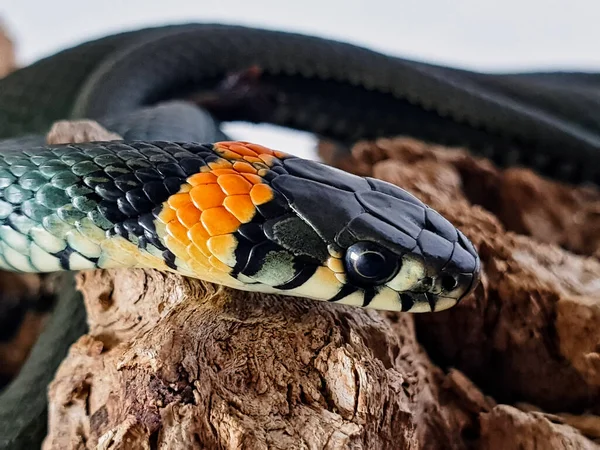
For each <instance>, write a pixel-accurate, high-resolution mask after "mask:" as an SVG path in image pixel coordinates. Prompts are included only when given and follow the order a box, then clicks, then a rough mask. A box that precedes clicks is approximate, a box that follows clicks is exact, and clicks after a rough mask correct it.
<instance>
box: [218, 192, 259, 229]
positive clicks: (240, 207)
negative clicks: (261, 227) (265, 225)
mask: <svg viewBox="0 0 600 450" xmlns="http://www.w3.org/2000/svg"><path fill="white" fill-rule="evenodd" d="M223 206H224V207H225V209H227V211H229V212H230V213H231V214H233V215H234V216H235V218H236V219H237V220H239V221H240V222H242V223H248V222H250V221H251V220H252V218H253V217H254V214H256V208H255V207H254V203H252V200H250V196H249V195H230V196H229V197H227V198H226V199H225V201H224V202H223Z"/></svg>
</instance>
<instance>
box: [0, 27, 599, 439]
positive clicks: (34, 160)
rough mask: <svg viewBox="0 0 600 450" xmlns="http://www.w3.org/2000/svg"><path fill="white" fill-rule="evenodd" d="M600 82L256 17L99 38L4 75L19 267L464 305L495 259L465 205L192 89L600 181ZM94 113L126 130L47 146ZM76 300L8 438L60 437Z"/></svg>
mask: <svg viewBox="0 0 600 450" xmlns="http://www.w3.org/2000/svg"><path fill="white" fill-rule="evenodd" d="M599 84H600V80H599V79H598V78H597V77H596V76H595V75H593V74H506V75H484V74H477V73H473V72H468V71H464V70H456V69H449V68H443V67H438V66H434V65H430V64H424V63H419V62H413V61H406V60H402V59H399V58H391V57H389V56H386V55H381V54H378V53H376V52H372V51H369V50H366V49H362V48H359V47H356V46H352V45H348V44H344V43H339V42H334V41H329V40H325V39H320V38H314V37H309V36H302V35H297V34H291V33H281V32H275V31H266V30H256V29H249V28H244V27H237V26H223V25H196V24H189V25H181V26H169V27H161V28H151V29H144V30H138V31H133V32H127V33H122V34H119V35H115V36H109V37H106V38H102V39H99V40H96V41H93V42H89V43H86V44H82V45H80V46H77V47H74V48H72V49H68V50H65V51H63V52H61V53H59V54H57V55H54V56H51V57H49V58H47V59H44V60H41V61H39V62H38V63H36V64H33V65H31V66H29V67H26V68H23V69H21V70H19V71H17V72H15V73H14V74H12V75H10V76H8V77H7V78H5V79H3V80H0V137H2V138H7V139H6V140H5V141H4V142H0V149H2V154H1V155H0V192H1V195H0V265H1V266H2V267H3V268H5V269H8V270H14V271H25V272H27V271H29V272H48V271H72V270H80V269H90V268H106V267H152V268H158V269H161V270H170V271H175V272H178V273H181V274H184V275H187V276H191V277H196V278H202V279H205V280H208V281H213V282H217V283H220V284H224V285H228V286H232V287H235V288H238V289H245V290H257V291H261V292H280V293H286V294H290V295H297V296H303V297H310V298H315V299H318V300H324V301H334V302H340V303H346V304H350V305H355V306H363V307H371V308H377V309H391V310H397V311H411V312H421V311H439V310H442V309H446V308H448V307H451V306H453V305H454V304H456V303H457V302H458V301H459V300H460V299H461V298H463V297H464V296H465V295H467V294H468V293H469V292H471V291H472V290H473V288H474V287H475V285H476V284H477V281H478V278H479V271H480V267H479V258H478V255H477V252H476V251H475V249H474V248H473V246H472V244H471V243H470V242H469V241H468V239H466V238H465V236H464V235H463V234H462V233H461V232H460V231H459V230H457V229H456V228H455V227H454V226H452V225H451V224H450V223H449V222H448V221H447V220H446V219H444V218H443V217H441V216H440V215H439V214H438V213H436V212H435V211H433V210H432V209H431V208H429V207H427V206H426V205H424V204H423V203H422V202H420V201H419V200H417V199H416V198H415V197H413V196H412V195H410V194H408V193H407V192H405V191H403V190H402V189H399V188H397V187H395V186H392V185H390V184H387V183H383V182H381V181H379V180H375V179H369V178H361V177H356V176H353V175H350V174H347V173H345V172H341V171H339V170H336V169H333V168H331V167H328V166H325V165H322V164H319V163H316V162H311V161H306V160H302V159H300V158H297V157H294V156H292V155H288V154H285V153H283V152H281V151H278V150H272V149H268V148H265V147H262V146H260V145H256V144H252V143H247V142H237V141H229V140H224V136H223V135H222V133H220V132H219V131H218V129H217V127H216V124H215V123H214V122H212V118H211V116H208V115H206V114H204V113H203V112H202V110H200V109H198V108H196V107H195V106H193V105H191V104H190V102H193V103H196V104H197V105H199V106H202V107H204V108H206V109H207V110H208V111H209V112H210V113H211V114H212V116H214V117H216V118H217V119H218V120H223V121H225V120H247V121H255V122H269V123H273V124H278V125H284V126H288V127H294V128H299V129H303V130H307V131H312V132H314V133H317V134H320V135H322V136H325V137H328V138H330V139H335V140H338V141H341V142H343V143H346V144H350V143H352V142H354V141H356V140H357V139H361V138H373V137H379V136H391V135H397V134H409V135H412V136H415V137H418V138H422V139H426V140H430V141H436V142H440V143H448V144H458V145H466V146H468V147H469V148H470V149H472V150H473V151H479V152H482V153H484V154H486V155H487V156H490V157H492V158H493V159H494V160H496V161H497V162H500V163H503V164H522V165H526V166H530V167H534V168H536V169H537V170H539V171H540V172H542V173H545V174H547V175H550V176H553V177H556V178H560V179H567V180H571V181H575V182H585V181H592V182H594V181H595V182H597V181H598V180H599V177H600V175H599V174H600V172H599V169H598V168H599V167H600V164H598V162H600V156H599V153H598V147H599V146H600V137H599V136H600V121H599V120H598V116H597V114H595V111H597V106H598V105H597V99H596V98H597V89H598V86H599ZM594 95H596V97H594ZM173 99H178V100H184V101H182V102H176V103H171V104H170V103H169V101H171V100H173ZM80 117H85V118H93V119H97V120H98V121H99V122H100V123H102V124H104V125H106V126H107V128H109V129H111V130H113V131H117V132H119V133H120V134H121V135H122V136H123V137H124V140H123V141H117V142H95V143H86V144H72V145H63V146H46V145H44V143H43V137H42V133H45V132H46V131H47V129H48V127H49V126H50V124H51V123H52V122H54V121H55V120H62V119H65V118H80ZM131 117H134V118H135V120H133V122H130V118H131ZM140 124H143V125H140ZM199 142H200V143H199ZM202 142H205V143H202ZM322 211H327V212H328V214H327V215H324V214H322ZM67 280H68V277H67ZM68 282H69V281H66V283H68ZM69 310H71V311H81V305H80V300H79V299H78V296H77V295H76V293H74V292H72V291H69V294H68V295H65V296H64V297H62V298H61V299H60V301H59V304H58V306H57V312H56V314H57V316H56V317H54V321H53V322H52V323H51V324H50V325H49V326H48V328H47V329H46V330H45V332H44V336H42V338H41V339H40V342H38V344H36V348H34V350H33V352H32V356H31V358H30V360H29V361H28V362H27V365H26V366H25V368H24V369H23V372H22V374H21V375H19V377H18V378H17V379H16V380H15V381H14V382H13V384H11V385H10V386H9V387H8V388H7V389H6V391H5V392H3V393H2V397H0V448H31V446H35V445H37V443H39V440H40V439H41V437H42V436H43V430H44V425H43V423H44V420H45V402H44V401H42V400H40V398H42V399H43V398H44V397H45V391H44V390H45V386H46V385H47V383H48V380H50V379H51V376H52V373H53V372H54V370H55V369H56V366H57V364H58V363H59V362H60V359H61V358H62V357H63V356H64V352H65V350H66V348H67V347H68V343H69V342H71V341H72V340H73V339H75V338H76V337H77V336H78V335H80V334H81V333H82V330H83V328H84V325H85V324H84V323H83V319H82V317H83V315H80V316H75V319H76V320H74V322H72V323H68V324H65V323H60V322H58V318H59V317H60V318H64V317H65V315H66V314H68V313H67V312H68V311H69ZM77 317H79V319H77ZM48 342H52V343H53V346H52V347H51V349H50V351H51V355H50V356H46V358H43V357H42V356H41V355H43V351H44V350H48V344H47V343H48ZM27 405H30V407H29V408H28V406H27Z"/></svg>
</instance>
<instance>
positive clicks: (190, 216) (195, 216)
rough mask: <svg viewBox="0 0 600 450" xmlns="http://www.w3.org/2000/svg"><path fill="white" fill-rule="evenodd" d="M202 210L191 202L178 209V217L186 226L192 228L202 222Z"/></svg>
mask: <svg viewBox="0 0 600 450" xmlns="http://www.w3.org/2000/svg"><path fill="white" fill-rule="evenodd" d="M200 214H202V213H201V211H200V210H199V209H198V208H196V207H195V206H194V205H192V204H191V203H190V204H189V205H187V206H184V207H183V208H179V209H178V210H177V218H178V219H179V221H180V222H181V223H182V224H183V226H185V227H186V228H188V229H189V228H192V227H193V226H194V225H195V224H197V223H199V222H200Z"/></svg>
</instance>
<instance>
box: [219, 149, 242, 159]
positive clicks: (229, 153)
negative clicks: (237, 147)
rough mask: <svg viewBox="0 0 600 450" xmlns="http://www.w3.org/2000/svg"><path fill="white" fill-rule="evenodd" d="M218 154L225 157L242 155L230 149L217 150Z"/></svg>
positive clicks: (236, 157) (234, 157) (238, 157)
mask: <svg viewBox="0 0 600 450" xmlns="http://www.w3.org/2000/svg"><path fill="white" fill-rule="evenodd" d="M219 155H221V156H222V157H223V158H227V159H242V155H240V154H238V153H236V152H233V151H231V150H219Z"/></svg>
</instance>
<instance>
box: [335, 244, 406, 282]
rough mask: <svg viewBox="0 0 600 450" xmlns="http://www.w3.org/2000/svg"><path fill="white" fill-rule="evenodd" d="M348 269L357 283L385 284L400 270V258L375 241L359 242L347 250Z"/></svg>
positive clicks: (351, 277) (349, 274)
mask: <svg viewBox="0 0 600 450" xmlns="http://www.w3.org/2000/svg"><path fill="white" fill-rule="evenodd" d="M346 271H347V273H348V276H349V277H350V279H351V280H352V281H354V283H356V284H359V285H364V284H369V285H377V284H383V283H385V282H386V281H388V280H390V279H391V278H392V277H393V276H394V275H395V274H396V273H397V272H398V258H397V257H396V256H395V255H393V254H391V253H390V252H388V251H387V250H385V249H383V248H380V247H379V246H378V245H376V244H374V243H371V242H358V243H356V244H354V245H352V246H350V247H349V248H348V250H347V251H346Z"/></svg>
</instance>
